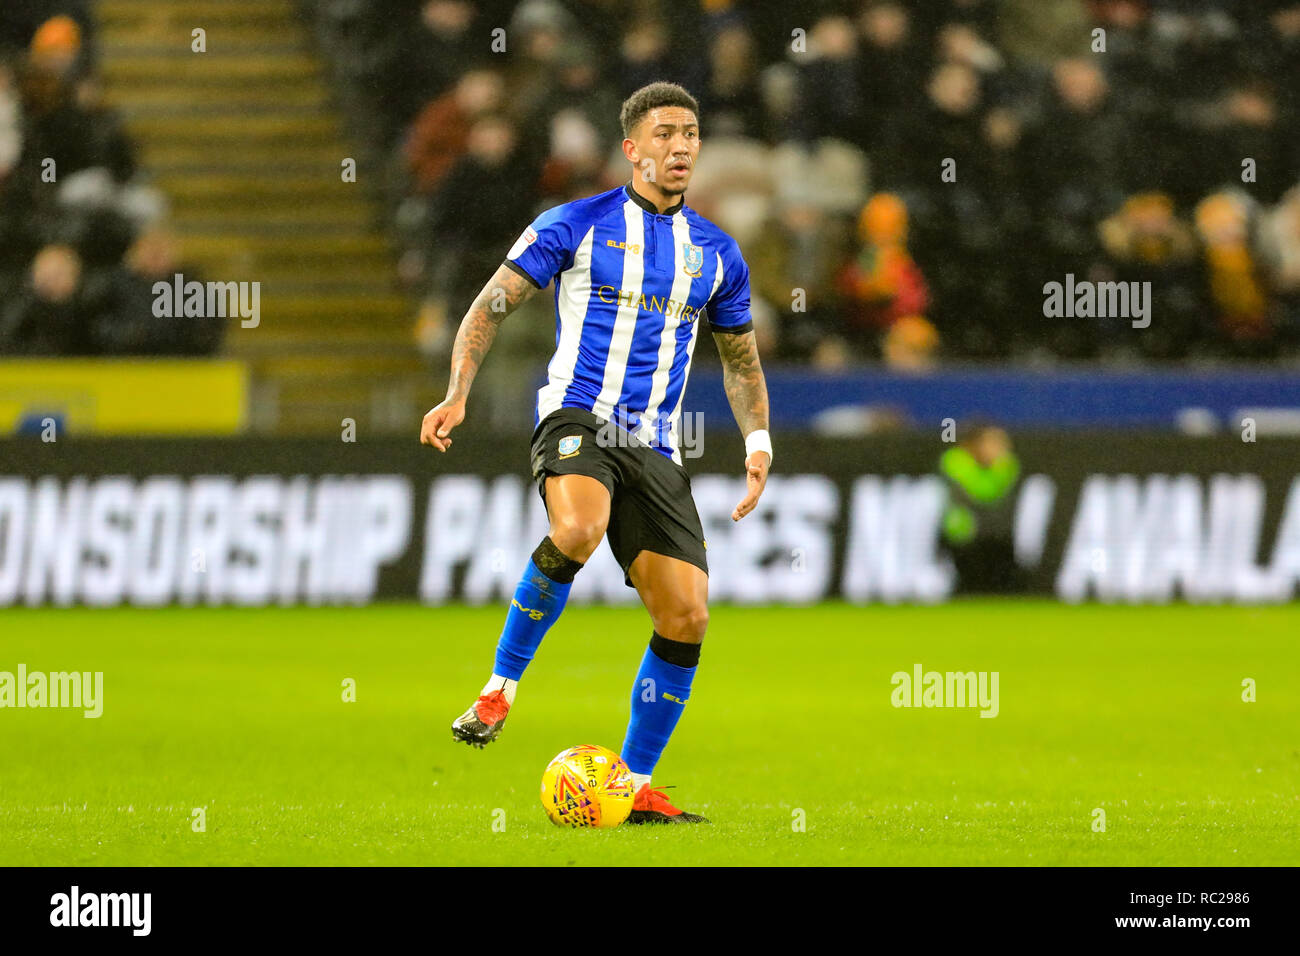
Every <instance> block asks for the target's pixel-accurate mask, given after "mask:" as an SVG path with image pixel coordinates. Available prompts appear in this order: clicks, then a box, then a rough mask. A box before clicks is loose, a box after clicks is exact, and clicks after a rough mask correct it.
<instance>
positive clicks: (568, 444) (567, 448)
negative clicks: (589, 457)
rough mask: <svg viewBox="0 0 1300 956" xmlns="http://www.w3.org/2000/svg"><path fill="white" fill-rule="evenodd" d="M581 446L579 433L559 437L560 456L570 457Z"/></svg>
mask: <svg viewBox="0 0 1300 956" xmlns="http://www.w3.org/2000/svg"><path fill="white" fill-rule="evenodd" d="M581 447H582V436H581V435H565V436H564V437H563V438H561V439H560V444H559V452H560V457H561V458H572V457H573V456H574V455H576V454H577V453H578V449H579V448H581Z"/></svg>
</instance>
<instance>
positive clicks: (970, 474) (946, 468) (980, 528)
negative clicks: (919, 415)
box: [939, 423, 1022, 594]
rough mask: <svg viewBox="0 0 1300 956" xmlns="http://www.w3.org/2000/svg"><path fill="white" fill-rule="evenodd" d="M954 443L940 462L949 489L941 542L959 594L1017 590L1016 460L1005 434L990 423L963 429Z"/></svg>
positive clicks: (1019, 585) (1017, 475)
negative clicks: (1015, 539) (1014, 539)
mask: <svg viewBox="0 0 1300 956" xmlns="http://www.w3.org/2000/svg"><path fill="white" fill-rule="evenodd" d="M963 431H964V434H962V435H961V438H960V440H959V442H958V444H957V445H956V446H955V447H953V448H949V449H948V450H947V451H945V452H944V453H943V455H942V456H941V457H940V458H939V474H940V476H941V477H942V478H943V481H944V485H945V486H946V488H947V492H948V500H947V503H946V505H945V507H944V512H943V524H942V538H943V543H944V545H945V547H946V550H947V551H948V553H949V554H950V555H951V556H952V560H953V564H954V565H955V566H956V569H957V590H958V591H959V592H963V593H979V594H987V593H1008V592H1011V591H1017V590H1020V589H1021V586H1022V582H1021V574H1020V573H1019V568H1018V567H1017V565H1016V560H1015V548H1014V541H1013V538H1014V520H1015V505H1016V495H1015V494H1014V492H1015V489H1016V486H1017V484H1018V482H1019V479H1020V459H1019V458H1017V457H1016V453H1015V452H1014V451H1013V450H1012V447H1011V437H1010V436H1009V435H1008V434H1007V432H1006V430H1005V429H1003V428H1000V427H998V426H997V425H993V424H989V423H978V424H974V425H970V426H967V428H966V429H964V430H963Z"/></svg>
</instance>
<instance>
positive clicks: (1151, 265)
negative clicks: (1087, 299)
mask: <svg viewBox="0 0 1300 956" xmlns="http://www.w3.org/2000/svg"><path fill="white" fill-rule="evenodd" d="M1099 237H1100V239H1101V244H1102V246H1103V248H1104V250H1105V252H1106V257H1107V258H1106V262H1105V266H1104V267H1099V268H1098V269H1097V270H1096V271H1095V272H1093V273H1091V274H1090V275H1089V276H1088V277H1089V278H1094V279H1096V280H1098V281H1120V282H1150V283H1151V294H1152V299H1153V301H1152V302H1151V303H1150V308H1151V312H1152V314H1153V315H1158V316H1159V317H1160V321H1159V322H1155V321H1153V322H1152V323H1151V325H1150V327H1148V328H1145V329H1140V330H1134V329H1133V328H1132V325H1131V322H1130V321H1129V320H1128V319H1126V318H1124V317H1111V318H1110V319H1106V320H1102V319H1093V320H1091V322H1092V324H1091V325H1088V324H1086V320H1085V322H1082V323H1081V322H1080V321H1079V320H1077V319H1068V320H1065V321H1066V323H1067V324H1068V330H1067V329H1062V330H1061V333H1062V334H1070V335H1074V336H1078V337H1081V338H1083V337H1091V339H1092V341H1091V342H1089V344H1088V345H1087V346H1082V347H1079V348H1077V349H1076V350H1077V351H1080V352H1091V351H1094V350H1095V349H1096V348H1097V345H1098V343H1099V342H1100V340H1101V339H1102V338H1103V337H1104V338H1105V340H1106V341H1107V342H1108V343H1109V344H1110V345H1111V346H1112V347H1113V348H1116V349H1118V348H1120V347H1122V346H1124V345H1127V346H1128V347H1129V348H1130V349H1131V351H1133V352H1141V353H1142V354H1145V355H1147V356H1150V357H1152V358H1177V357H1183V356H1185V355H1187V354H1188V353H1189V351H1191V350H1192V349H1195V348H1196V347H1197V346H1199V345H1200V344H1201V343H1202V341H1203V339H1204V337H1205V336H1204V326H1205V324H1206V312H1207V308H1208V303H1207V302H1206V301H1205V298H1204V296H1203V295H1202V294H1201V280H1200V276H1199V272H1198V269H1197V246H1196V237H1195V236H1194V235H1193V233H1192V230H1191V227H1190V226H1188V225H1187V224H1186V223H1185V222H1183V221H1182V220H1181V219H1179V218H1178V217H1177V215H1175V212H1174V205H1173V201H1172V200H1171V199H1170V197H1169V196H1167V195H1165V194H1164V193H1140V194H1138V195H1135V196H1132V197H1130V198H1129V199H1127V200H1126V201H1125V202H1124V204H1123V205H1122V206H1121V207H1120V208H1119V210H1118V211H1117V212H1116V213H1115V214H1114V215H1112V216H1109V217H1107V218H1106V219H1105V220H1103V221H1102V223H1101V226H1100V228H1099Z"/></svg>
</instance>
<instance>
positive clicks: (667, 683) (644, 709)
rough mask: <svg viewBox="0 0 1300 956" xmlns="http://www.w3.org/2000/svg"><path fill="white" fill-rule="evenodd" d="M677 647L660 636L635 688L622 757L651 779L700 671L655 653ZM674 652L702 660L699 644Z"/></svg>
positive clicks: (647, 655) (648, 653)
mask: <svg viewBox="0 0 1300 956" xmlns="http://www.w3.org/2000/svg"><path fill="white" fill-rule="evenodd" d="M659 642H663V643H662V644H660V643H659ZM673 643H674V642H671V641H668V640H667V639H666V638H663V637H660V636H659V635H658V634H655V635H654V637H652V638H651V639H650V646H649V647H647V648H646V652H645V657H643V658H641V670H640V671H638V672H637V675H636V683H635V684H634V685H633V686H632V717H631V719H630V720H629V721H628V723H627V737H626V738H624V740H623V750H622V753H621V756H622V757H623V759H624V760H625V761H627V766H628V769H629V770H631V771H632V772H633V773H643V774H647V775H649V774H650V773H652V772H653V771H654V768H655V764H657V763H658V762H659V758H660V756H662V754H663V752H664V748H665V747H666V746H668V738H669V737H671V736H672V735H673V728H674V727H676V726H677V721H678V719H679V718H680V717H681V716H682V711H683V710H685V708H686V701H687V700H689V699H690V696H691V681H692V680H693V679H694V678H695V671H696V668H695V667H680V666H678V665H677V664H670V663H669V662H668V661H666V660H664V659H663V658H662V657H660V656H659V655H658V654H656V653H655V648H656V646H659V647H664V646H666V645H667V646H671V645H672V644H673ZM674 649H678V650H680V651H681V652H682V653H684V654H686V655H687V656H688V657H691V656H693V657H694V658H695V660H697V661H698V660H699V645H698V644H692V645H680V644H679V645H678V647H677V648H674Z"/></svg>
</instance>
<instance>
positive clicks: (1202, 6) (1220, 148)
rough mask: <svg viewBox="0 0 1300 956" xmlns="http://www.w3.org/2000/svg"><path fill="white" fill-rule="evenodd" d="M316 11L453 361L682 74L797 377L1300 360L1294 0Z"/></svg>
mask: <svg viewBox="0 0 1300 956" xmlns="http://www.w3.org/2000/svg"><path fill="white" fill-rule="evenodd" d="M309 5H310V6H312V7H313V8H314V10H315V13H316V14H317V15H318V20H317V22H318V23H319V24H320V33H321V35H322V37H323V39H324V42H325V43H326V44H327V45H328V46H329V47H331V48H332V52H333V55H332V57H331V60H332V62H333V63H334V64H335V67H336V70H337V71H338V73H339V76H340V78H341V80H342V85H343V86H344V87H345V88H346V89H347V90H348V91H349V95H350V96H351V98H352V102H353V104H354V110H355V111H356V112H357V114H358V115H361V116H363V117H364V120H365V126H364V128H365V129H366V130H367V136H368V138H370V139H371V140H372V141H373V142H374V143H375V144H377V146H378V151H379V154H380V156H381V157H384V158H387V159H388V160H389V161H390V164H391V169H392V171H393V175H392V177H391V193H392V200H393V208H394V210H395V215H396V221H397V223H398V225H399V229H400V231H401V233H402V235H403V241H404V245H405V248H406V250H407V252H406V255H405V257H404V259H403V263H402V274H403V276H404V278H405V280H406V281H407V282H408V283H409V284H410V285H411V287H412V288H413V289H415V290H416V291H418V293H419V294H420V295H421V296H422V298H423V299H424V301H425V314H426V332H427V336H426V344H427V346H428V348H429V349H430V350H431V351H434V352H436V351H439V350H442V349H445V348H446V347H447V344H448V340H449V337H450V335H451V334H452V333H453V332H454V327H455V324H456V322H457V321H458V320H459V318H460V315H461V313H462V312H463V311H464V308H465V306H466V305H467V303H468V302H469V301H471V299H472V297H473V295H474V294H475V293H476V292H477V291H478V289H479V287H480V286H481V284H482V282H483V281H484V280H485V277H487V276H488V275H490V274H491V272H492V270H493V269H494V267H495V266H496V265H497V264H498V263H499V262H500V259H501V258H502V254H503V250H504V249H506V248H508V247H509V245H510V244H511V242H513V240H514V239H515V237H516V236H517V235H518V233H519V232H520V230H521V229H522V227H523V225H524V224H526V223H527V221H528V220H529V219H530V218H531V217H532V216H534V215H535V214H536V213H537V212H539V211H540V210H542V209H544V208H546V207H548V206H550V205H554V204H556V203H559V202H564V201H567V200H570V199H573V198H577V197H580V196H584V195H590V194H592V193H594V192H597V191H600V190H603V189H608V188H612V187H614V186H616V185H619V184H620V183H622V182H624V181H626V179H627V167H626V162H625V160H623V158H622V154H621V151H620V150H619V147H618V143H619V142H620V141H621V139H622V134H621V131H620V129H619V127H618V108H619V104H620V102H621V100H622V98H623V97H625V96H626V95H627V94H629V93H630V92H631V91H633V90H634V89H636V88H637V87H639V86H641V85H643V84H645V83H647V82H650V81H653V80H657V79H671V80H674V81H677V82H680V83H682V84H683V85H684V86H686V87H687V88H688V89H689V90H690V91H691V92H692V93H693V94H694V95H695V96H696V98H697V99H698V100H699V103H700V107H701V113H702V116H701V123H702V134H703V144H704V148H703V151H702V153H701V161H700V165H699V167H698V169H697V172H696V174H695V177H694V179H693V181H692V185H691V188H690V190H689V192H688V197H687V198H688V202H689V203H690V204H691V205H692V206H693V207H694V208H696V209H697V210H698V211H699V212H700V213H701V214H703V215H705V216H707V217H709V218H710V219H713V220H714V221H715V222H717V223H719V224H720V225H721V226H723V228H725V229H727V230H728V231H729V232H731V233H732V234H733V235H734V236H735V237H736V238H737V239H738V240H739V242H740V243H741V247H742V249H743V250H744V252H745V255H746V258H747V260H748V261H749V263H750V267H751V276H752V289H753V297H754V310H755V319H756V323H757V324H758V326H759V328H760V334H761V336H762V338H763V340H764V341H763V347H764V349H765V351H766V353H767V354H769V355H776V356H779V357H780V358H782V359H786V360H789V361H796V362H799V361H809V362H813V363H816V364H818V365H820V366H825V367H834V366H838V365H843V364H845V363H848V362H851V361H854V360H858V359H864V358H867V359H870V358H883V359H884V360H886V361H888V362H890V363H892V364H894V365H897V366H901V367H924V366H926V365H928V364H930V363H932V362H934V361H937V360H940V359H944V360H947V359H962V358H990V357H1014V358H1018V359H1024V360H1030V361H1047V362H1054V361H1057V360H1060V359H1084V360H1096V359H1103V360H1108V361H1115V362H1131V361H1151V360H1165V359H1207V360H1215V359H1218V358H1241V357H1249V358H1264V357H1293V356H1294V355H1296V354H1297V352H1300V188H1297V184H1298V183H1300V109H1298V107H1300V101H1298V100H1297V97H1298V96H1300V3H1298V2H1295V0H1091V2H1086V0H927V2H925V3H902V2H897V0H856V2H842V3H817V2H813V3H805V4H787V3H779V2H775V0H750V2H745V0H698V2H696V3H693V4H692V3H682V2H674V3H662V2H660V3H644V4H624V3H619V2H614V0H563V2H561V0H523V2H479V3H470V2H466V0H369V2H365V3H362V2H359V0H309ZM494 30H496V31H499V32H498V33H496V34H494V32H493V31H494ZM1097 30H1101V31H1104V33H1097V32H1095V31H1097ZM494 36H495V37H496V38H497V42H498V44H500V43H504V44H505V52H504V53H502V52H490V49H489V47H488V44H489V43H490V42H491V41H492V39H493V37H494ZM498 50H500V46H499V45H498ZM506 54H508V55H506ZM947 160H951V161H952V162H951V163H947V164H945V161H947ZM945 170H946V171H947V175H946V176H945V175H944V172H945ZM1067 274H1072V275H1074V276H1075V278H1076V279H1078V280H1084V279H1088V280H1093V281H1136V282H1145V281H1150V282H1151V283H1152V289H1153V294H1154V304H1153V307H1152V315H1153V321H1152V322H1151V324H1150V327H1149V328H1145V329H1133V328H1132V327H1131V323H1130V322H1129V321H1127V320H1126V319H1124V318H1122V317H1121V318H1109V319H1105V320H1101V319H1079V318H1070V319H1049V318H1046V317H1044V288H1043V287H1044V285H1045V284H1047V283H1049V282H1064V281H1065V280H1066V276H1067ZM796 290H802V295H800V294H799V293H797V292H796Z"/></svg>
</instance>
